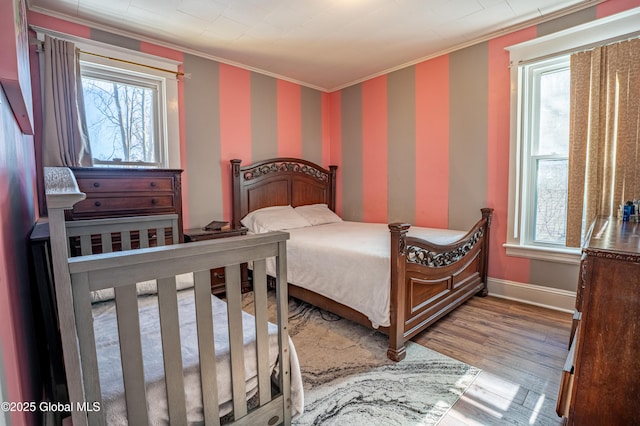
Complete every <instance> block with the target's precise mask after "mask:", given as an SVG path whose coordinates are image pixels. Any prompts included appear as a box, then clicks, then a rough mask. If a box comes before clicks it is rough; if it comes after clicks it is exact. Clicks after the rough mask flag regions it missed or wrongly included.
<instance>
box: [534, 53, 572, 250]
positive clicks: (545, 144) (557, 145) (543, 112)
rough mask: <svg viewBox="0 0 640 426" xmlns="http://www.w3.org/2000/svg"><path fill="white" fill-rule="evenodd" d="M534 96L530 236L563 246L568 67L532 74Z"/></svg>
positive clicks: (565, 214)
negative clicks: (531, 224) (534, 124)
mask: <svg viewBox="0 0 640 426" xmlns="http://www.w3.org/2000/svg"><path fill="white" fill-rule="evenodd" d="M534 76H535V81H536V82H537V84H534V85H533V87H534V91H536V92H537V93H535V95H534V96H533V98H534V99H536V100H537V101H536V102H535V103H534V104H533V105H534V107H533V108H532V114H533V115H532V116H533V117H534V119H533V121H534V122H535V123H537V125H536V126H535V131H534V132H533V134H532V147H531V165H530V167H531V170H532V172H533V173H532V178H533V188H532V197H533V229H532V231H533V235H532V237H533V238H532V239H533V241H534V242H537V243H544V244H557V245H564V244H565V240H566V222H567V219H566V217H567V190H568V167H569V162H568V156H569V100H570V97H569V85H570V70H569V67H568V64H566V65H565V64H560V65H559V66H554V67H550V68H546V69H542V70H541V72H536V73H534Z"/></svg>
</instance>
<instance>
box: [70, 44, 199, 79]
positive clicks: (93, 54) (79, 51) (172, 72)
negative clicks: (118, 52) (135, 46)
mask: <svg viewBox="0 0 640 426" xmlns="http://www.w3.org/2000/svg"><path fill="white" fill-rule="evenodd" d="M77 51H78V53H83V54H85V55H91V56H97V57H99V58H104V59H109V60H111V61H117V62H123V63H125V64H130V65H137V66H140V67H145V68H151V69H153V70H156V71H162V72H167V73H169V74H175V76H176V77H184V76H186V77H187V78H189V77H190V74H185V73H183V72H180V71H172V70H168V69H165V68H160V67H154V66H152V65H145V64H140V63H138V62H133V61H127V60H126V59H118V58H114V57H112V56H107V55H101V54H99V53H93V52H87V51H84V50H80V49H77Z"/></svg>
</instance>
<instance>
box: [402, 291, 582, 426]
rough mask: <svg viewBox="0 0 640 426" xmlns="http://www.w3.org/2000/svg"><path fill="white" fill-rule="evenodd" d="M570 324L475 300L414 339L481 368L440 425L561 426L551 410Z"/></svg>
mask: <svg viewBox="0 0 640 426" xmlns="http://www.w3.org/2000/svg"><path fill="white" fill-rule="evenodd" d="M571 318H572V315H571V314H569V313H565V312H558V311H554V310H550V309H546V308H541V307H537V306H532V305H527V304H523V303H519V302H514V301H509V300H505V299H500V298H497V297H491V296H488V297H484V298H481V297H474V298H473V299H471V300H469V301H468V302H467V303H465V304H464V305H462V306H461V307H459V308H458V309H456V310H455V311H454V312H452V313H451V314H449V315H447V316H446V317H445V318H443V319H441V320H440V321H438V322H437V323H436V324H434V325H433V326H431V327H430V328H429V329H427V330H425V331H424V332H422V333H420V334H419V335H417V336H416V337H414V338H413V339H412V340H413V341H414V342H416V343H419V344H421V345H423V346H426V347H427V348H430V349H433V350H435V351H438V352H440V353H441V354H444V355H448V356H450V357H452V358H455V359H458V360H460V361H463V362H466V363H467V364H470V365H473V366H476V367H478V368H481V369H482V372H481V373H480V375H479V376H478V378H477V379H476V380H475V382H474V383H473V384H472V385H471V386H470V387H469V389H467V391H466V392H465V393H464V394H463V395H462V397H461V398H460V400H458V402H457V403H456V404H455V405H454V406H453V407H452V409H451V410H450V411H449V413H448V414H447V415H446V416H445V417H444V418H443V419H442V420H441V421H440V423H439V425H440V426H454V425H455V426H467V425H469V426H471V425H473V426H477V425H505V424H509V425H545V426H546V425H553V426H555V425H561V424H562V420H561V419H560V418H559V417H558V416H557V415H556V413H555V407H556V399H557V394H558V386H559V384H560V375H561V371H562V367H563V365H564V361H565V359H566V357H567V353H568V348H567V344H568V342H569V333H570V330H571Z"/></svg>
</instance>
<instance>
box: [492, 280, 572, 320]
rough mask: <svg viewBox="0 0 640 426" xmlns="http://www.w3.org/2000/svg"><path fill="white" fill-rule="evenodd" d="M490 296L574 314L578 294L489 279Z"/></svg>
mask: <svg viewBox="0 0 640 426" xmlns="http://www.w3.org/2000/svg"><path fill="white" fill-rule="evenodd" d="M487 286H488V288H489V295H490V296H495V297H501V298H503V299H509V300H515V301H517V302H522V303H528V304H530V305H536V306H542V307H544V308H549V309H554V310H557V311H563V312H570V313H572V312H573V310H574V309H575V306H576V293H575V292H573V291H568V290H560V289H557V288H550V287H543V286H539V285H534V284H522V283H518V282H515V281H507V280H502V279H498V278H491V277H489V278H488V279H487Z"/></svg>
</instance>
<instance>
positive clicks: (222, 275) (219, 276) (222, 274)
mask: <svg viewBox="0 0 640 426" xmlns="http://www.w3.org/2000/svg"><path fill="white" fill-rule="evenodd" d="M213 276H214V278H216V279H219V280H224V272H223V273H219V272H214V273H213Z"/></svg>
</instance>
